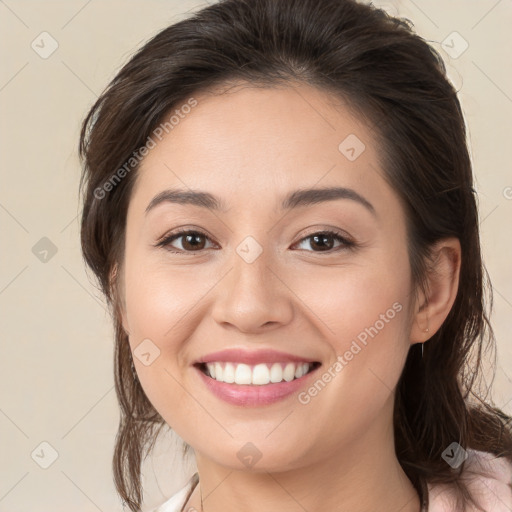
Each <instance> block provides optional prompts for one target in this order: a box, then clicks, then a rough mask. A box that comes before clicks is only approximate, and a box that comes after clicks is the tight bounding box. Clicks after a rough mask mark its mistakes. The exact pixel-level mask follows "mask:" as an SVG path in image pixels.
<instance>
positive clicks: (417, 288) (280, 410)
mask: <svg viewBox="0 0 512 512" xmlns="http://www.w3.org/2000/svg"><path fill="white" fill-rule="evenodd" d="M80 152H81V156H82V158H83V161H84V170H83V175H82V182H81V186H82V187H83V193H84V208H83V217H82V238H81V240H82V248H83V253H84V257H85V260H86V262H87V264H88V265H89V266H90V267H91V268H92V270H93V271H94V273H95V274H96V276H97V278H98V280H99V282H100V284H101V287H102V290H103V292H104V293H105V295H106V297H107V300H108V301H109V304H110V306H111V307H112V313H113V320H114V323H115V328H116V342H115V343H116V344H115V371H116V391H117V396H118V399H119V403H120V406H121V423H120V426H119V432H118V437H117V439H116V447H115V453H114V461H113V467H114V475H115V482H116V486H117V489H118V492H119V494H120V496H121V497H122V499H123V501H124V502H125V503H126V504H127V505H128V507H129V509H130V510H132V511H136V510H139V507H140V505H141V503H142V489H141V483H140V469H141V468H140V466H141V461H142V459H143V457H144V456H145V455H146V454H148V453H149V452H150V450H151V448H152V446H153V443H154V441H155V439H156V437H157V435H158V433H159V432H160V431H161V429H162V428H163V427H164V426H165V425H168V426H170V427H171V428H172V429H173V430H174V431H175V432H176V433H177V434H178V435H179V436H180V437H181V438H182V439H183V440H184V442H185V453H186V451H187V450H188V449H190V447H191V448H192V449H193V452H194V455H195V459H196V462H197V468H198V472H197V473H196V474H195V475H194V476H193V477H192V478H191V479H190V481H189V482H188V483H187V485H186V486H185V487H184V488H183V489H182V490H181V491H180V492H178V493H177V494H176V495H175V496H173V497H171V498H170V499H169V500H168V501H167V502H166V503H164V504H162V506H161V507H159V508H158V511H160V512H170V511H180V510H197V511H199V510H204V511H206V512H217V511H220V510H222V511H224V512H226V511H231V510H249V511H250V510H260V511H261V510H263V511H267V510H268V511H271V510H272V511H274V510H279V511H284V512H287V511H290V512H291V511H296V510H308V511H310V512H313V511H317V510H340V511H341V510H350V511H352V512H362V511H374V510H379V511H397V510H400V511H402V512H418V511H420V510H422V511H426V510H428V511H429V512H435V511H439V510H450V511H452V510H493V511H497V510H499V511H501V510H509V509H511V508H512V493H511V489H510V485H509V484H510V481H511V480H512V473H511V463H512V433H511V430H510V423H509V421H510V418H509V417H507V416H506V415H505V414H504V413H503V412H501V411H500V410H498V409H497V408H495V407H493V405H492V404H491V403H487V402H486V401H485V400H483V399H482V400H480V399H479V395H478V390H477V389H476V384H477V383H478V377H479V376H480V362H481V356H482V355H483V353H484V350H485V349H486V348H487V347H489V346H490V347H491V348H492V346H493V345H492V344H493V341H494V340H493V334H492V329H491V328H490V326H489V325H488V319H487V315H486V312H485V307H484V296H483V292H484V289H485V288H484V281H483V275H484V267H483V265H482V261H481V254H480V247H479V232H478V215H477V207H476V201H475V191H474V189H473V177H472V169H471V162H470V158H469V155H468V149H467V145H466V133H465V127H464V119H463V115H462V112H461V108H460V104H459V101H458V99H457V96H456V91H455V90H454V88H453V86H452V85H451V83H450V82H449V81H448V80H447V78H446V74H445V68H444V65H443V62H442V59H441V58H440V56H439V55H438V54H437V52H436V51H435V50H434V49H433V48H431V47H430V46H429V45H428V44H427V43H426V42H425V41H424V40H423V39H422V38H421V37H419V36H418V35H416V34H414V33H413V31H412V29H411V26H410V24H409V23H408V22H407V21H405V20H401V19H397V18H393V17H390V16H388V15H387V14H386V13H385V12H384V11H382V10H379V9H376V8H375V7H373V6H370V5H365V4H360V3H357V2H356V1H355V0H321V1H318V0H280V1H278V2H277V1H275V0H250V1H249V0H224V1H221V2H219V3H218V4H215V5H212V6H210V7H208V8H206V9H203V10H202V11H200V12H198V13H196V14H195V15H194V16H192V17H190V18H189V19H186V20H183V21H180V22H179V23H176V24H174V25H172V26H170V27H168V28H167V29H165V30H163V31H162V32H160V33H159V34H157V35H156V36H155V37H154V38H153V39H152V40H151V41H149V42H148V43H147V44H145V45H144V46H143V48H141V49H140V50H139V51H138V53H137V54H136V55H134V56H133V57H132V58H131V60H130V61H129V62H128V63H127V64H126V65H125V66H124V67H123V68H122V69H121V71H120V72H119V73H118V75H117V76H116V77H115V78H114V80H113V81H112V83H111V84H110V85H109V87H108V88H107V89H106V91H105V92H104V93H103V94H102V95H101V97H100V98H99V99H98V101H97V102H96V104H95V105H94V106H93V107H92V109H91V111H90V112H89V114H88V115H87V118H86V119H85V121H84V125H83V129H82V133H81V140H80Z"/></svg>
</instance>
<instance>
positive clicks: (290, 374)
mask: <svg viewBox="0 0 512 512" xmlns="http://www.w3.org/2000/svg"><path fill="white" fill-rule="evenodd" d="M320 365H321V363H320V362H318V361H311V362H300V361H298V362H296V361H283V362H274V363H257V364H246V363H236V362H232V361H215V362H213V361H212V362H208V363H201V362H199V363H195V364H194V366H195V367H196V368H197V369H198V370H199V371H201V373H203V374H204V375H205V376H206V377H208V378H210V379H212V380H215V381H217V382H222V383H226V384H234V385H239V386H268V385H271V384H280V383H282V382H292V381H294V380H298V379H301V378H302V377H304V376H306V375H308V374H310V373H311V372H313V371H314V370H316V369H317V368H318V367H319V366H320Z"/></svg>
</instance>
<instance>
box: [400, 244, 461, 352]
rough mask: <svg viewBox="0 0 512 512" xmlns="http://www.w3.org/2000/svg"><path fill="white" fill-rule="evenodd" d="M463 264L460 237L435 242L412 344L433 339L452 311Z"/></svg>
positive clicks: (417, 305)
mask: <svg viewBox="0 0 512 512" xmlns="http://www.w3.org/2000/svg"><path fill="white" fill-rule="evenodd" d="M460 264H461V248H460V242H459V239H458V238H454V237H451V238H444V239H442V240H440V241H439V242H437V243H436V244H434V246H433V247H432V250H431V260H430V261H429V266H428V272H427V287H426V292H425V293H424V292H423V291H420V292H419V293H418V298H417V300H416V303H415V312H414V318H413V322H412V328H411V335H410V339H411V344H414V343H423V342H425V341H427V340H428V339H430V338H431V337H432V336H433V335H434V334H435V333H436V332H437V331H438V330H439V328H440V327H441V325H442V324H443V322H444V321H445V319H446V317H447V316H448V314H449V313H450V310H451V308H452V306H453V303H454V302H455V298H456V296H457V291H458V289H459V275H460ZM427 329H428V331H427Z"/></svg>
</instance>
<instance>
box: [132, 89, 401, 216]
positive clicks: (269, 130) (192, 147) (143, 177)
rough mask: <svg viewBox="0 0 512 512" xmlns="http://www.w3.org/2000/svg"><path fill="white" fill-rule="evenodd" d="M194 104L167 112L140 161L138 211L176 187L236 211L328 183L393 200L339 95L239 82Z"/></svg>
mask: <svg viewBox="0 0 512 512" xmlns="http://www.w3.org/2000/svg"><path fill="white" fill-rule="evenodd" d="M193 99H194V100H195V106H194V107H192V108H187V109H183V110H182V111H180V105H176V106H175V107H174V109H173V112H171V113H169V117H170V115H172V113H175V116H174V117H173V120H174V122H173V125H172V128H169V126H168V127H167V130H168V133H165V132H164V134H163V137H162V136H161V140H157V139H155V142H156V144H155V146H154V147H153V149H151V150H150V151H149V152H148V154H147V156H146V157H145V158H144V160H143V161H142V164H141V166H140V169H139V171H138V176H137V183H136V186H135V189H134V193H133V196H132V198H133V201H134V202H137V203H139V202H140V204H139V205H138V209H142V211H143V210H144V209H145V208H146V206H147V204H148V203H149V202H150V201H151V199H152V198H153V197H154V195H156V194H157V193H159V192H161V191H162V190H165V189H167V188H176V187H180V188H184V189H198V190H199V189H200V190H208V192H210V193H212V194H213V195H216V196H219V197H222V198H225V199H226V202H227V203H228V204H229V205H232V206H235V207H237V206H240V207H241V206H244V207H247V206H248V203H247V200H248V199H249V198H251V197H257V198H258V201H259V202H258V203H257V204H262V202H264V201H265V199H266V198H269V199H271V200H272V201H274V200H275V201H276V204H277V201H279V202H280V199H281V198H282V197H284V196H285V195H287V193H288V192H289V191H290V190H291V189H297V188H312V187H328V186H343V187H350V188H353V189H355V190H357V191H358V192H360V193H361V195H364V196H365V197H368V196H370V197H372V196H373V197H374V198H375V200H376V201H377V202H378V199H379V198H380V200H381V201H386V200H388V201H389V200H390V199H392V196H393V191H391V190H390V189H389V187H388V185H387V183H386V182H385V181H384V179H383V178H382V176H381V174H382V173H381V171H380V169H379V167H380V166H379V161H378V149H377V147H376V144H375V142H374V140H373V138H372V132H371V130H370V128H369V127H368V126H367V125H366V124H365V122H364V121H363V119H359V118H358V117H357V115H356V114H355V113H354V112H353V111H351V110H350V109H349V108H348V105H346V104H345V103H344V102H343V101H342V100H341V98H339V97H335V96H333V95H332V94H329V93H327V92H325V91H320V90H318V89H315V88H313V87H310V86H305V85H293V86H288V87H284V86H281V87H279V88H268V87H267V88H262V87H254V86H251V85H247V84H246V85H243V84H242V85H238V86H236V87H233V88H229V89H227V90H223V91H219V90H216V91H207V92H203V93H201V94H197V95H193ZM176 111H177V112H176ZM185 112H186V113H185Z"/></svg>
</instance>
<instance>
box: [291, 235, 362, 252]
mask: <svg viewBox="0 0 512 512" xmlns="http://www.w3.org/2000/svg"><path fill="white" fill-rule="evenodd" d="M334 241H338V242H340V245H338V246H337V247H334V248H333V246H334ZM304 242H306V243H309V246H310V247H317V248H320V249H319V250H313V251H312V252H335V251H338V250H341V249H351V248H354V247H355V245H356V244H355V243H354V242H352V241H351V240H348V239H347V238H345V237H344V236H341V235H340V234H339V233H337V232H336V231H330V230H326V231H319V232H317V233H312V234H311V235H308V236H306V237H304V238H303V239H302V240H300V242H298V243H299V244H302V243H304ZM295 245H297V244H295Z"/></svg>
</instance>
